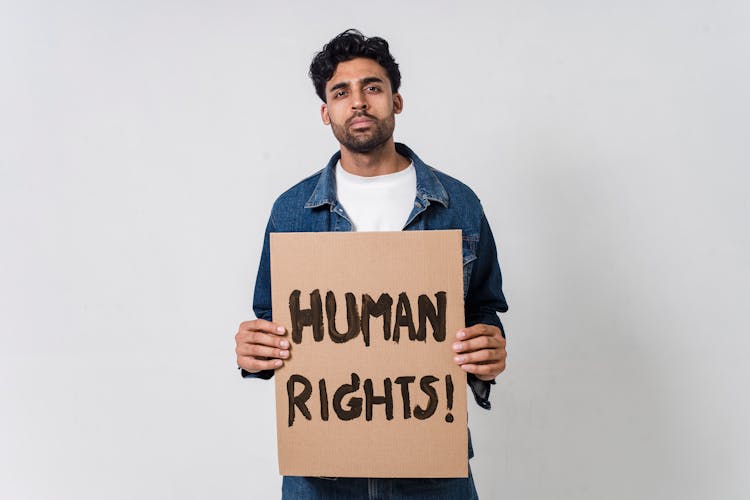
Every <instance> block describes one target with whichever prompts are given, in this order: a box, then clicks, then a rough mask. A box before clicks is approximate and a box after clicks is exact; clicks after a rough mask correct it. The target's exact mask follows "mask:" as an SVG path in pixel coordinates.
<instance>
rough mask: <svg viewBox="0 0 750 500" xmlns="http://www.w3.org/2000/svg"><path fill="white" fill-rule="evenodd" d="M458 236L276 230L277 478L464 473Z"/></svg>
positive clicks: (273, 239) (454, 232)
mask: <svg viewBox="0 0 750 500" xmlns="http://www.w3.org/2000/svg"><path fill="white" fill-rule="evenodd" d="M461 266H462V254H461V231H459V230H452V231H403V232H380V233H356V232H332V233H273V234H271V283H272V296H273V297H272V298H273V320H274V322H275V323H279V324H281V325H284V326H285V327H286V328H287V331H288V333H287V339H288V340H289V341H290V343H291V346H292V347H291V349H290V353H291V358H290V359H289V360H288V361H287V362H286V363H285V365H284V366H283V367H282V368H280V369H279V370H277V371H276V376H275V378H276V419H277V431H278V445H279V450H278V451H279V471H280V472H281V474H283V475H292V476H331V477H466V476H467V475H468V456H467V455H468V451H467V446H468V442H467V440H468V436H467V423H466V374H465V373H464V372H463V370H461V369H460V368H459V367H458V365H456V364H455V363H454V362H453V351H452V345H453V342H454V341H455V334H456V332H457V331H458V330H459V329H461V328H463V326H464V306H463V274H462V273H463V272H462V267H461Z"/></svg>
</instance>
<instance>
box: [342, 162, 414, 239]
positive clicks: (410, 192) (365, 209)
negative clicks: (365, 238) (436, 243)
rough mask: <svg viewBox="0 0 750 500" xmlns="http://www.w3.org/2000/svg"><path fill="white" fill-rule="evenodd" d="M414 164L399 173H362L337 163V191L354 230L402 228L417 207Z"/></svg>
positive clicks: (395, 229) (398, 229)
mask: <svg viewBox="0 0 750 500" xmlns="http://www.w3.org/2000/svg"><path fill="white" fill-rule="evenodd" d="M416 194H417V171H416V170H415V169H414V164H409V166H408V167H407V168H405V169H404V170H402V171H400V172H396V173H395V174H386V175H376V176H374V177H361V176H359V175H354V174H350V173H349V172H347V171H346V170H344V169H343V168H342V167H341V162H339V163H338V164H337V165H336V195H337V197H338V199H339V203H341V205H342V206H343V207H344V210H345V211H346V215H347V216H348V217H349V220H350V221H351V223H352V231H401V230H402V229H403V228H404V226H405V225H406V221H407V219H408V218H409V214H411V211H412V209H413V208H414V198H415V196H416Z"/></svg>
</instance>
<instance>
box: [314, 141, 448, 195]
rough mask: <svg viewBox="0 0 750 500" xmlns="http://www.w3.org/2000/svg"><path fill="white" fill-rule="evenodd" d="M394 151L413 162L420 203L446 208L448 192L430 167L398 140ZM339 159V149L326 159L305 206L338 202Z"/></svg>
mask: <svg viewBox="0 0 750 500" xmlns="http://www.w3.org/2000/svg"><path fill="white" fill-rule="evenodd" d="M396 152H397V153H399V154H401V155H403V156H406V157H407V158H409V159H411V161H412V163H413V164H414V170H415V171H416V174H417V198H420V199H421V200H422V204H423V205H424V206H427V205H429V204H430V203H429V201H437V202H438V203H441V204H442V205H443V206H445V207H446V208H447V207H448V203H449V197H448V192H447V191H446V190H445V188H444V187H443V184H442V183H441V182H440V180H439V179H438V178H437V176H436V175H435V172H434V171H433V169H432V167H430V166H428V165H427V164H425V163H424V162H423V161H422V160H420V159H419V156H417V155H416V153H415V152H414V151H412V150H411V149H409V148H408V147H407V146H405V145H404V144H401V143H400V142H397V143H396ZM340 159H341V151H337V152H336V154H334V155H333V156H332V157H331V159H330V160H329V161H328V165H326V166H325V168H324V169H323V170H322V171H321V174H320V178H319V179H318V183H317V184H316V185H315V189H314V190H313V192H312V195H311V196H310V198H309V199H308V200H307V203H305V208H315V207H319V206H322V205H331V207H334V206H336V205H337V204H338V198H337V197H336V172H335V169H336V164H337V163H338V161H339V160H340Z"/></svg>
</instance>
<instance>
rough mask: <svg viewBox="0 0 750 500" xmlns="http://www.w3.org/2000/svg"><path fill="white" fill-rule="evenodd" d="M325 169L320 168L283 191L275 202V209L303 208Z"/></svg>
mask: <svg viewBox="0 0 750 500" xmlns="http://www.w3.org/2000/svg"><path fill="white" fill-rule="evenodd" d="M323 170H324V169H321V170H318V171H317V172H315V173H314V174H312V175H309V176H307V177H305V178H304V179H302V180H301V181H299V182H298V183H296V184H295V185H293V186H292V187H290V188H289V189H287V190H286V191H284V192H283V193H281V194H280V195H279V196H278V197H277V198H276V201H275V202H274V204H273V210H274V211H277V210H289V209H294V208H303V207H304V206H305V203H307V201H308V199H309V198H310V196H311V195H312V193H313V191H314V190H315V186H317V185H318V181H319V180H320V176H321V175H322V174H323Z"/></svg>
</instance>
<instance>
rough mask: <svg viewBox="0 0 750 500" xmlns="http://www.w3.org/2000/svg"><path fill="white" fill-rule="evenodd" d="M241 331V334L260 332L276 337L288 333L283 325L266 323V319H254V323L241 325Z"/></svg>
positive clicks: (248, 322)
mask: <svg viewBox="0 0 750 500" xmlns="http://www.w3.org/2000/svg"><path fill="white" fill-rule="evenodd" d="M239 331H240V332H250V331H258V332H266V333H273V334H275V335H284V334H285V333H286V328H284V327H283V326H282V325H279V324H277V323H272V322H270V321H266V320H265V319H254V320H252V321H245V322H244V323H242V324H240V330H239ZM238 333H239V332H238Z"/></svg>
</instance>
